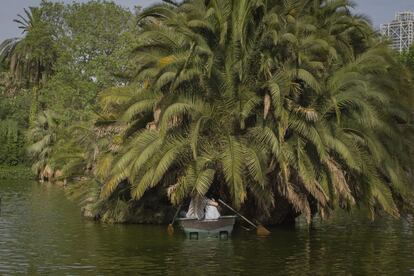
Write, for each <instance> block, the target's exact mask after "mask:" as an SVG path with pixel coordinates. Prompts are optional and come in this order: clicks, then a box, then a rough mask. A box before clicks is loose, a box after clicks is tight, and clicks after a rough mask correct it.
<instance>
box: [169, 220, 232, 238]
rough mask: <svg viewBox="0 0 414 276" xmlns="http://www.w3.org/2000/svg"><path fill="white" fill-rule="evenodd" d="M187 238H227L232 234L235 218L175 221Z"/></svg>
mask: <svg viewBox="0 0 414 276" xmlns="http://www.w3.org/2000/svg"><path fill="white" fill-rule="evenodd" d="M177 221H178V222H179V224H180V226H181V228H182V229H183V230H184V232H185V233H186V234H187V236H189V237H192V236H197V237H198V236H220V235H225V236H229V235H231V233H232V232H233V227H234V223H235V221H236V216H222V217H220V218H218V219H210V220H198V219H189V218H180V219H177Z"/></svg>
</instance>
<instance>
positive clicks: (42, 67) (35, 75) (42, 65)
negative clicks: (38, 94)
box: [0, 7, 54, 86]
mask: <svg viewBox="0 0 414 276" xmlns="http://www.w3.org/2000/svg"><path fill="white" fill-rule="evenodd" d="M14 22H16V23H17V24H18V28H19V29H21V30H22V34H23V35H24V37H22V38H11V39H6V40H5V41H3V42H2V43H1V44H0V61H1V62H5V63H6V64H8V67H9V68H10V72H11V73H12V75H13V76H14V78H15V79H16V80H18V81H27V82H29V83H30V84H34V85H36V86H38V85H39V83H40V82H41V81H42V80H44V79H45V78H46V77H47V75H49V74H50V72H51V69H52V62H53V59H54V51H53V46H52V45H53V40H52V35H51V33H50V30H49V29H48V26H47V23H46V22H45V21H44V19H43V18H42V11H41V9H39V8H33V7H31V8H29V9H28V10H27V9H24V15H20V14H19V15H18V18H17V19H15V20H14Z"/></svg>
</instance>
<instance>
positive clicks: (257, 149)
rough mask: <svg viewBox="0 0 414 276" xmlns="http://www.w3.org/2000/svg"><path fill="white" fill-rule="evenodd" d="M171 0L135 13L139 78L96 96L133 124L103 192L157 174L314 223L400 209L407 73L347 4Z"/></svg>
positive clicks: (144, 185)
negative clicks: (399, 72)
mask: <svg viewBox="0 0 414 276" xmlns="http://www.w3.org/2000/svg"><path fill="white" fill-rule="evenodd" d="M166 2H167V3H164V4H159V5H155V6H153V7H151V8H149V9H147V10H145V11H144V12H143V13H142V15H141V17H140V21H139V23H140V24H141V27H142V29H143V31H142V33H141V34H140V44H139V46H138V47H137V49H136V53H137V56H138V59H139V61H140V66H139V69H138V71H137V73H136V78H135V80H136V84H134V85H131V86H129V87H121V88H114V89H110V90H108V91H105V92H104V93H103V94H102V95H101V105H102V108H103V109H104V110H105V111H106V112H107V114H111V115H112V116H114V118H117V120H118V123H119V124H123V125H125V126H126V127H127V128H126V130H125V132H124V141H123V142H124V146H123V147H122V148H121V149H120V150H119V152H117V153H115V154H114V156H113V159H114V163H113V169H112V170H111V171H110V173H109V175H108V177H107V178H106V181H105V185H104V186H103V190H102V193H101V196H102V198H107V197H109V196H110V195H111V194H112V193H113V192H114V191H116V188H117V187H118V185H119V184H120V183H125V181H127V183H129V187H130V191H131V196H132V197H133V198H134V199H136V200H139V199H140V198H141V197H142V196H143V195H144V193H145V191H147V190H148V189H151V188H153V187H155V186H158V185H162V186H163V187H165V188H168V195H169V197H170V200H171V201H172V202H173V203H174V204H178V203H179V202H181V201H182V200H184V199H185V198H186V197H188V196H197V195H205V194H206V193H207V191H208V190H209V189H212V188H213V189H216V190H220V191H221V196H223V197H228V198H230V199H231V200H232V202H233V204H234V205H235V206H236V207H241V206H242V205H243V203H245V202H246V200H250V199H254V203H250V204H254V205H255V206H257V207H259V208H256V210H259V212H260V213H261V214H264V215H271V213H272V210H274V209H273V208H274V206H275V204H277V202H275V198H283V199H285V200H287V201H288V202H289V204H290V205H291V206H292V208H293V210H294V212H296V213H298V214H303V215H305V216H306V218H307V219H308V220H310V218H311V216H312V214H315V213H319V215H320V216H322V217H325V216H326V215H327V214H329V212H330V211H331V210H332V209H333V208H335V207H336V206H339V207H342V208H347V209H350V208H351V207H352V206H354V205H355V204H358V205H363V206H366V207H368V208H369V209H370V210H371V211H372V215H374V212H375V211H376V210H378V208H379V209H382V210H385V211H386V212H387V213H389V214H391V215H393V216H398V215H399V208H398V207H397V204H396V203H398V204H402V205H404V202H406V201H407V200H409V199H410V198H411V196H412V192H411V190H410V187H409V185H408V184H407V179H406V178H405V175H406V174H405V171H406V170H408V169H409V168H408V167H407V166H406V164H407V163H405V162H404V161H405V160H407V155H406V153H405V152H404V148H405V147H406V146H407V142H408V140H409V139H410V138H412V137H411V134H408V132H406V130H404V132H403V130H401V129H400V128H399V127H398V126H397V124H396V119H397V118H398V120H403V121H406V120H407V118H408V116H409V112H408V109H407V108H406V106H405V105H404V102H403V101H401V99H403V98H404V97H405V96H404V93H405V92H403V91H402V90H401V89H400V88H401V87H402V86H403V85H404V84H403V82H402V81H401V79H400V78H399V77H398V76H394V75H392V74H391V72H392V71H393V70H394V69H396V68H397V67H398V64H397V62H396V60H395V58H394V56H393V54H392V53H391V52H390V50H388V48H387V46H386V45H384V44H381V43H380V42H379V41H378V39H376V35H375V34H374V33H373V32H372V29H371V28H370V27H369V24H368V23H367V22H366V21H365V20H364V19H363V18H361V17H358V16H354V15H352V14H351V13H350V11H349V7H350V3H349V2H348V1H346V0H335V1H326V0H311V1H295V0H290V1H282V2H281V1H267V2H265V1H260V0H240V1H230V0H221V1H218V0H207V1H205V0H191V1H184V2H183V3H182V4H176V3H173V4H171V2H170V1H166ZM399 69H401V68H399ZM402 135H403V136H404V137H406V138H407V139H401V136H402ZM250 202H253V201H252V200H250Z"/></svg>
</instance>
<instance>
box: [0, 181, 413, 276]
mask: <svg viewBox="0 0 414 276" xmlns="http://www.w3.org/2000/svg"><path fill="white" fill-rule="evenodd" d="M0 196H1V197H2V203H1V213H0V275H310V274H312V275H334V274H335V275H414V233H413V227H414V223H413V220H412V218H408V221H407V220H398V221H395V220H390V219H381V220H377V221H375V222H369V221H367V220H366V219H363V218H362V217H360V216H353V217H349V216H340V217H338V218H335V219H333V220H332V221H329V222H325V223H315V225H314V226H313V228H312V229H309V228H308V227H305V226H303V225H302V226H301V225H299V226H296V227H291V228H276V229H271V230H272V236H271V237H269V238H258V237H256V236H255V234H254V233H252V232H246V231H245V230H243V229H239V230H238V231H236V233H235V235H234V236H233V238H232V239H229V240H226V241H223V240H217V239H204V240H188V239H186V238H185V237H184V235H182V234H180V233H177V232H178V231H176V233H175V235H174V236H173V237H169V236H168V235H167V234H166V227H164V226H139V225H105V224H99V223H95V222H92V221H88V220H86V219H84V218H82V217H81V215H80V211H79V207H78V206H77V205H76V204H75V203H74V202H72V201H69V200H68V199H66V197H65V194H64V192H63V191H62V190H61V189H60V188H58V187H54V186H52V185H45V184H37V183H27V182H22V181H4V180H0Z"/></svg>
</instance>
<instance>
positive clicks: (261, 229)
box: [256, 225, 270, 237]
mask: <svg viewBox="0 0 414 276" xmlns="http://www.w3.org/2000/svg"><path fill="white" fill-rule="evenodd" d="M256 233H257V235H258V236H259V237H267V236H269V235H270V231H269V230H267V229H266V228H264V227H263V226H262V225H258V226H257V228H256Z"/></svg>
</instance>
